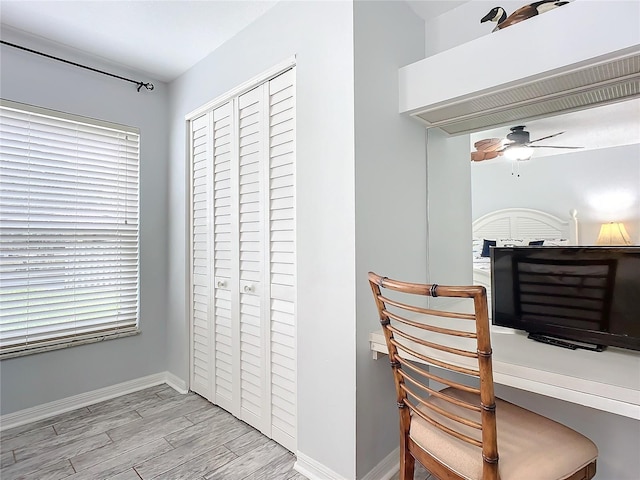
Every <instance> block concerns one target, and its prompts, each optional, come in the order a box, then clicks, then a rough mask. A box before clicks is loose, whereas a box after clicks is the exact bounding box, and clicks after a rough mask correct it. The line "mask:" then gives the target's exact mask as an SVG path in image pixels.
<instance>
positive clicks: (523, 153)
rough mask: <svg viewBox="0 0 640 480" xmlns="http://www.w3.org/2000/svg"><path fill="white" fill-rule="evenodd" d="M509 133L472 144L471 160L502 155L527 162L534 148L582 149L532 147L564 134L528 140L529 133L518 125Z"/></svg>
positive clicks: (551, 146) (487, 158)
mask: <svg viewBox="0 0 640 480" xmlns="http://www.w3.org/2000/svg"><path fill="white" fill-rule="evenodd" d="M510 130H511V133H509V134H507V138H505V139H502V138H485V139H482V140H478V141H477V142H476V143H474V144H473V146H474V147H475V149H476V151H475V152H471V160H472V161H474V162H480V161H482V160H490V159H492V158H496V157H499V156H502V155H504V156H505V157H507V158H509V159H511V160H529V159H530V158H531V155H533V150H532V149H534V148H564V149H577V148H582V147H566V146H556V145H532V143H536V142H539V141H541V140H547V139H549V138H553V137H556V136H558V135H561V134H563V133H564V132H558V133H554V134H553V135H547V136H546V137H541V138H537V139H535V140H530V138H531V137H530V135H529V132H528V131H526V130H525V126H524V125H518V126H516V127H511V128H510Z"/></svg>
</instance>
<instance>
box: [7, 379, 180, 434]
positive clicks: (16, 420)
mask: <svg viewBox="0 0 640 480" xmlns="http://www.w3.org/2000/svg"><path fill="white" fill-rule="evenodd" d="M163 383H166V384H167V385H169V386H170V387H171V388H173V389H174V390H176V391H178V392H180V393H183V394H184V393H187V392H188V388H187V384H186V382H184V381H183V380H182V379H180V378H178V377H177V376H175V375H174V374H172V373H170V372H160V373H155V374H153V375H148V376H146V377H142V378H137V379H135V380H129V381H127V382H123V383H118V384H116V385H112V386H110V387H105V388H99V389H97V390H93V391H91V392H85V393H80V394H78V395H73V396H71V397H67V398H63V399H60V400H55V401H53V402H49V403H44V404H42V405H36V406H35V407H30V408H25V409H24V410H18V411H17V412H13V413H7V414H6V415H2V416H0V431H3V430H8V429H10V428H13V427H18V426H20V425H24V424H26V423H30V422H36V421H38V420H42V419H45V418H49V417H53V416H55V415H59V414H61V413H65V412H70V411H71V410H76V409H78V408H82V407H86V406H87V405H93V404H95V403H99V402H102V401H104V400H109V399H111V398H115V397H119V396H122V395H126V394H128V393H133V392H137V391H139V390H144V389H145V388H149V387H153V386H155V385H162V384H163Z"/></svg>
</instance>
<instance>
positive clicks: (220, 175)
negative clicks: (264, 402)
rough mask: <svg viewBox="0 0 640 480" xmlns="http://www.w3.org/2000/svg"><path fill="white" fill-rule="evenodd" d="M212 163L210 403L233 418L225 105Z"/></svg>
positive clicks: (232, 213)
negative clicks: (230, 414) (221, 408)
mask: <svg viewBox="0 0 640 480" xmlns="http://www.w3.org/2000/svg"><path fill="white" fill-rule="evenodd" d="M211 115H212V129H211V132H212V135H211V137H212V163H213V192H212V193H213V201H212V204H213V212H212V217H211V220H212V227H213V228H212V232H211V234H212V238H213V263H212V267H213V278H214V284H213V292H214V293H213V302H214V305H213V309H212V310H213V312H212V313H213V315H212V316H211V317H210V318H211V319H212V325H211V326H210V328H212V330H213V342H212V345H213V352H212V355H213V357H214V361H213V372H214V375H213V389H214V392H215V393H214V397H213V399H212V400H213V402H214V403H216V404H217V405H220V406H221V407H223V408H225V409H227V410H229V411H231V412H232V413H234V414H236V415H237V412H238V408H237V406H236V405H237V402H235V397H236V396H237V394H236V395H234V383H235V382H234V380H233V378H234V369H233V365H234V354H233V337H234V334H233V330H234V323H235V322H234V319H233V317H234V313H233V312H234V310H235V308H234V303H235V293H236V291H237V279H236V275H235V270H236V266H235V262H234V260H233V259H234V258H237V235H236V234H235V228H234V225H236V223H237V220H236V218H237V213H236V208H235V206H234V205H233V197H234V194H235V192H234V190H235V183H236V181H235V175H233V173H235V172H234V170H235V168H234V156H235V148H234V145H233V142H234V137H235V135H234V128H233V118H234V117H233V105H232V103H231V102H230V103H226V104H224V105H222V106H220V107H218V108H216V109H215V110H214V111H213V112H212V114H211Z"/></svg>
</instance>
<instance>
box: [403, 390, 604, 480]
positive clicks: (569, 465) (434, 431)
mask: <svg viewBox="0 0 640 480" xmlns="http://www.w3.org/2000/svg"><path fill="white" fill-rule="evenodd" d="M443 393H446V394H448V395H450V396H452V397H456V398H459V399H461V400H465V401H467V402H469V403H473V404H475V405H479V404H480V399H479V398H478V396H477V395H474V394H471V393H468V392H461V391H458V390H456V389H453V388H447V389H445V390H443ZM430 402H431V403H433V404H436V405H438V406H440V407H443V408H446V409H447V410H448V411H450V412H452V413H455V414H457V415H459V416H463V417H466V418H469V419H472V420H474V421H479V414H478V413H475V412H471V411H469V410H467V409H465V408H462V407H457V406H455V405H452V404H450V403H449V402H446V401H444V400H441V399H439V398H436V397H433V396H432V397H431V399H430ZM420 409H421V410H423V411H425V412H427V413H428V414H429V416H431V417H432V418H434V419H435V420H436V421H438V422H439V423H442V424H444V425H446V426H448V427H451V428H454V429H456V430H457V431H459V432H461V433H464V434H466V435H468V436H470V437H472V438H475V439H477V440H480V436H481V432H480V430H476V429H474V428H470V427H466V426H464V425H462V424H460V423H458V422H455V421H452V420H450V419H448V418H446V417H443V416H441V415H438V414H436V413H434V412H432V411H431V410H429V409H428V408H426V407H424V406H422V407H420ZM496 419H497V430H498V454H499V457H500V459H499V463H498V465H499V471H500V478H501V480H523V479H527V480H536V479H540V480H542V479H544V480H556V479H562V478H566V477H568V476H570V475H571V474H573V473H575V472H576V471H578V470H580V469H581V468H582V467H584V466H585V465H588V464H589V463H591V462H592V461H593V460H595V459H596V458H597V456H598V448H597V447H596V446H595V444H594V443H593V442H592V441H591V440H589V439H588V438H587V437H585V436H584V435H581V434H579V433H578V432H576V431H574V430H571V429H570V428H568V427H565V426H564V425H562V424H560V423H557V422H554V421H553V420H550V419H548V418H546V417H543V416H541V415H538V414H536V413H533V412H531V411H529V410H525V409H524V408H521V407H518V406H516V405H513V404H512V403H509V402H506V401H504V400H501V399H496ZM409 436H410V437H411V438H412V439H413V441H414V442H416V443H417V444H418V445H419V446H420V447H422V448H423V449H424V450H426V451H427V452H429V453H430V454H431V455H432V456H433V457H435V458H437V459H438V460H439V461H440V462H441V463H443V464H445V465H446V466H448V467H449V468H450V469H452V470H454V471H455V472H456V473H458V474H459V475H461V476H462V477H464V478H468V479H473V480H476V479H480V478H482V452H481V449H480V448H479V447H475V446H473V445H471V444H469V443H467V442H464V441H462V440H458V439H457V438H455V437H453V436H451V435H449V434H447V433H444V432H442V431H441V430H440V429H438V428H437V427H434V426H432V425H430V424H429V423H427V422H425V421H424V420H423V419H422V418H420V417H419V416H418V415H415V414H414V415H413V417H412V419H411V430H410V433H409Z"/></svg>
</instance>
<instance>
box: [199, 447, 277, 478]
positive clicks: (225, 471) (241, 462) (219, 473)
mask: <svg viewBox="0 0 640 480" xmlns="http://www.w3.org/2000/svg"><path fill="white" fill-rule="evenodd" d="M285 452H287V450H286V449H285V448H284V447H282V446H281V445H279V444H277V443H276V442H274V441H273V440H271V441H269V442H268V443H266V444H264V445H261V446H260V447H258V448H256V449H255V450H252V451H250V452H248V453H246V454H245V455H243V456H242V457H238V458H236V459H235V460H232V461H230V462H229V463H227V464H226V465H223V466H222V467H220V468H218V469H217V470H215V471H213V472H211V473H208V474H205V475H204V478H205V479H206V480H242V479H243V478H245V477H246V476H248V475H251V474H252V473H254V472H256V471H257V470H259V469H260V468H262V467H264V466H265V465H266V464H267V463H269V461H271V459H273V458H274V457H276V456H280V455H282V454H283V453H285Z"/></svg>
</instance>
